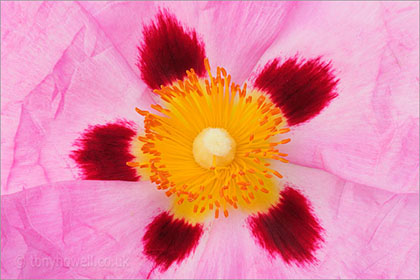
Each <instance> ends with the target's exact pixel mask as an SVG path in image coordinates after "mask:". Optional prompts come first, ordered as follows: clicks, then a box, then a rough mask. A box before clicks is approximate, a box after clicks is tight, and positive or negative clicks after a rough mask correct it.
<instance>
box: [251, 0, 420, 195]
mask: <svg viewBox="0 0 420 280" xmlns="http://www.w3.org/2000/svg"><path fill="white" fill-rule="evenodd" d="M418 36H419V3H418V2H384V3H382V2H367V3H363V4H362V3H356V2H334V3H329V2H328V3H327V2H310V3H309V2H308V3H306V2H305V3H303V2H302V3H298V4H297V5H296V8H295V9H294V13H293V16H291V17H289V18H288V24H287V27H284V29H283V30H282V36H280V37H279V39H278V41H277V42H276V43H275V45H273V46H272V47H271V48H270V50H269V51H268V52H267V54H266V56H264V58H263V59H262V60H261V61H260V63H259V64H260V68H261V67H263V66H264V65H265V63H266V62H267V61H269V60H270V59H272V58H275V57H281V58H283V59H286V58H288V57H291V56H295V55H296V54H297V55H298V56H299V57H301V58H314V57H318V56H321V57H322V59H323V60H325V61H331V66H332V68H333V69H335V75H336V77H337V78H338V79H339V80H340V81H339V84H338V98H336V99H334V100H333V102H331V104H330V106H329V107H328V108H326V109H325V110H324V111H323V112H322V113H321V114H320V115H319V116H317V117H316V118H314V119H312V120H311V121H310V122H308V123H306V124H303V125H301V126H300V127H298V128H295V129H294V131H293V135H292V142H291V143H290V144H288V145H285V147H284V149H285V150H286V152H288V153H289V155H290V157H289V159H290V160H291V161H292V162H294V163H296V164H300V165H306V166H311V167H316V168H323V169H325V170H327V171H329V172H332V173H334V174H336V175H338V176H340V177H342V178H344V179H347V180H351V181H354V182H357V183H360V184H364V185H369V186H374V187H377V188H386V189H387V190H390V191H393V192H418V185H419V172H418V168H419V157H418V154H419V135H418V131H419V95H418V92H419V67H418V61H419V37H418Z"/></svg>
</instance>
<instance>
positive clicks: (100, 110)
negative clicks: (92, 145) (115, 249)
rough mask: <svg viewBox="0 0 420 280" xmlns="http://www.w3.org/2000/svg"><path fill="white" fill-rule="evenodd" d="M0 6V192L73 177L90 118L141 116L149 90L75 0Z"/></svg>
mask: <svg viewBox="0 0 420 280" xmlns="http://www.w3.org/2000/svg"><path fill="white" fill-rule="evenodd" d="M1 5H2V15H4V16H2V19H1V20H2V42H1V43H2V59H1V66H2V68H3V69H7V73H6V72H5V73H4V74H2V82H1V87H2V88H1V90H2V105H1V106H2V108H1V114H2V115H1V116H2V118H1V122H2V130H1V139H2V143H1V149H2V161H1V170H2V176H1V180H2V181H1V182H2V183H1V186H2V191H3V192H2V193H11V192H15V191H18V190H21V189H22V188H23V187H25V188H29V187H32V186H36V185H39V184H44V183H47V182H52V181H60V180H72V179H75V178H77V175H78V169H77V168H76V164H75V163H74V161H73V160H72V159H71V158H70V157H69V154H70V152H71V151H72V150H74V147H73V146H72V144H73V143H74V141H75V140H76V139H77V138H79V137H80V136H81V134H82V132H83V131H84V130H85V129H86V128H87V127H88V126H89V125H91V124H106V123H108V122H112V121H115V120H116V119H126V120H138V122H139V123H142V119H140V118H139V116H138V114H137V113H136V112H135V110H134V107H135V106H139V107H142V106H148V104H150V102H151V99H150V96H149V92H148V90H149V89H148V88H147V86H146V85H145V84H143V83H142V82H141V81H140V80H139V78H138V76H137V75H136V74H135V73H134V72H133V71H132V69H131V68H130V67H128V66H127V64H126V62H125V60H124V58H123V57H122V56H121V55H120V53H119V52H118V51H117V50H115V48H114V47H113V45H112V42H110V41H109V39H108V38H107V37H106V36H105V34H104V33H103V32H102V30H101V29H100V28H99V27H98V25H97V23H96V22H95V20H94V19H93V18H92V17H91V15H90V14H88V13H86V11H85V9H83V8H81V7H80V6H79V5H78V4H77V3H76V2H65V3H58V2H44V3H42V4H39V3H26V4H25V3H19V2H4V3H3V2H2V3H1ZM63 18H66V20H65V21H63ZM40 50H42V51H40ZM28 73H31V74H30V75H28Z"/></svg>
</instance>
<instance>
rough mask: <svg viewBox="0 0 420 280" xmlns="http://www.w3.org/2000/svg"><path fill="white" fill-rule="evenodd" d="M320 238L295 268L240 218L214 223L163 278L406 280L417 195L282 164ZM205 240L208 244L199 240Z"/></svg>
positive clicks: (413, 270)
mask: <svg viewBox="0 0 420 280" xmlns="http://www.w3.org/2000/svg"><path fill="white" fill-rule="evenodd" d="M282 171H283V172H282V173H283V174H285V175H286V177H285V178H286V179H287V180H288V181H289V182H292V183H293V184H294V185H296V186H299V187H300V191H301V192H302V193H303V194H304V195H305V196H306V197H307V198H308V199H309V200H310V201H311V204H312V205H313V207H314V212H315V215H316V216H317V217H318V218H319V220H320V222H321V225H322V227H323V228H324V229H325V232H324V239H325V241H324V243H323V244H322V245H321V249H319V250H318V251H316V254H315V257H316V258H317V259H318V261H317V262H315V263H314V264H311V265H306V266H300V265H296V264H293V263H292V264H286V263H285V262H284V261H283V260H282V259H281V258H280V257H277V258H273V257H271V256H270V254H269V253H268V252H267V251H266V250H265V249H263V248H262V247H261V246H259V245H258V243H257V241H256V240H255V239H254V238H253V237H252V234H251V230H250V229H249V227H248V226H247V224H246V223H245V222H244V218H245V217H243V216H240V215H237V216H235V217H230V216H229V219H228V220H217V221H215V222H214V223H213V225H212V226H211V228H210V230H209V232H208V235H207V236H205V238H203V240H202V242H201V243H200V244H199V246H198V247H197V250H196V253H195V254H194V255H193V256H192V257H191V258H190V259H188V260H186V261H185V263H183V264H182V266H180V267H179V268H173V269H172V270H171V269H170V270H168V272H167V273H165V274H163V275H162V277H163V278H200V279H201V278H248V279H252V278H258V279H266V278H270V279H271V278H290V279H325V278H333V279H334V278H335V279H337V278H344V279H360V278H371V279H378V278H385V279H387V278H388V279H395V278H409V279H414V278H416V277H417V276H418V274H419V266H418V263H419V252H418V246H419V217H418V211H419V202H418V201H419V196H418V194H394V193H391V192H387V191H384V190H379V189H375V188H371V187H368V186H363V185H359V184H355V183H352V182H349V181H346V180H343V179H341V178H339V177H336V176H334V175H331V174H328V173H326V172H325V171H321V170H316V169H311V168H305V167H298V166H294V165H291V164H288V165H283V168H282ZM206 240H207V242H205V241H206Z"/></svg>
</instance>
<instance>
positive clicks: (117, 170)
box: [70, 121, 140, 181]
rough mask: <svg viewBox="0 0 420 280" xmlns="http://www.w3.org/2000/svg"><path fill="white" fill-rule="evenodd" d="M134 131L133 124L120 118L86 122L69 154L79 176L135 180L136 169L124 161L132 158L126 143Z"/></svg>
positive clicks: (129, 142)
mask: <svg viewBox="0 0 420 280" xmlns="http://www.w3.org/2000/svg"><path fill="white" fill-rule="evenodd" d="M135 135H136V131H135V130H134V129H133V124H132V123H128V122H124V121H117V122H116V123H109V124H105V125H96V126H89V128H88V129H87V130H86V131H85V132H84V133H83V135H82V137H81V138H80V139H78V140H77V141H76V143H75V145H76V146H77V147H78V150H75V151H73V152H72V153H71V154H70V157H71V158H73V159H74V160H75V161H76V163H77V164H78V166H79V167H80V168H81V170H82V173H83V176H82V177H83V179H86V180H124V181H138V180H139V178H140V177H139V176H138V175H137V173H136V170H135V169H134V168H132V167H129V166H127V165H126V162H127V161H131V160H133V159H134V156H133V155H131V153H130V145H131V141H132V139H133V137H134V136H135Z"/></svg>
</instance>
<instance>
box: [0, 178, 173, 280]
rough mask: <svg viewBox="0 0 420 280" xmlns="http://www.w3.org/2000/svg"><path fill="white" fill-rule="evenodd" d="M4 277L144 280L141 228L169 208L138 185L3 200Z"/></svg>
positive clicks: (67, 188)
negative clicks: (142, 279)
mask: <svg viewBox="0 0 420 280" xmlns="http://www.w3.org/2000/svg"><path fill="white" fill-rule="evenodd" d="M1 202H2V203H1V208H2V209H1V210H2V211H1V215H2V226H1V231H2V234H1V255H2V262H1V269H2V270H1V272H2V277H4V278H43V279H45V278H96V279H100V278H145V277H146V276H147V274H148V273H149V271H150V269H151V267H153V263H151V262H150V261H148V260H147V258H146V257H145V256H144V255H142V251H143V245H142V236H143V234H144V231H145V227H146V225H147V224H148V223H150V221H151V220H152V218H153V217H154V216H156V215H157V214H158V213H159V212H160V211H162V209H164V207H165V206H166V203H167V200H166V197H165V196H163V195H162V193H159V192H157V191H156V190H155V188H154V186H152V185H150V184H146V183H139V182H135V183H133V182H121V181H112V182H111V181H108V182H105V181H69V182H62V183H55V184H50V185H44V186H40V187H36V188H32V189H29V190H25V191H22V192H19V193H15V194H12V195H4V196H2V201H1Z"/></svg>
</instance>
